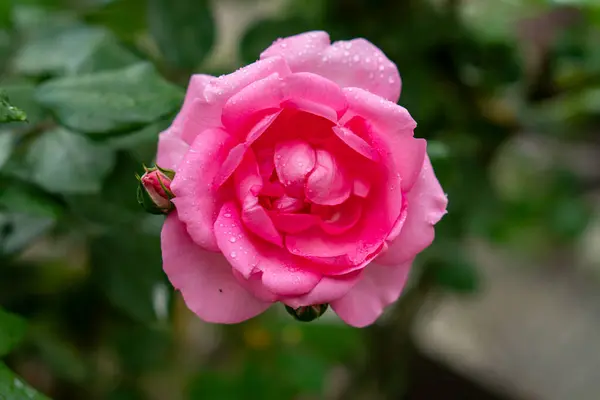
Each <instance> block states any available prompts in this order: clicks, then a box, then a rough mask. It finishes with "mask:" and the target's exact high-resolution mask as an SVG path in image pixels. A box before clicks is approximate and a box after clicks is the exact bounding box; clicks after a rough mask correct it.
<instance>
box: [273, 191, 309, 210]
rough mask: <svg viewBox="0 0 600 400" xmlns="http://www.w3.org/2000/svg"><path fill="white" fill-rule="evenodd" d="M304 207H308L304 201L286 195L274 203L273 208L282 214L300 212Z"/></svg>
mask: <svg viewBox="0 0 600 400" xmlns="http://www.w3.org/2000/svg"><path fill="white" fill-rule="evenodd" d="M304 207H306V203H305V202H304V200H302V199H297V198H295V197H289V196H286V195H283V196H281V197H280V198H279V199H277V200H275V201H274V202H273V208H274V209H275V210H277V211H279V212H281V213H293V212H298V211H300V210H302V209H303V208H304Z"/></svg>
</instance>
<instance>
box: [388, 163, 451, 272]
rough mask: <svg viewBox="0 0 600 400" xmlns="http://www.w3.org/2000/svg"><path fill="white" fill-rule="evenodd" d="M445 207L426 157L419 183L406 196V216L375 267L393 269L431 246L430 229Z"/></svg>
mask: <svg viewBox="0 0 600 400" xmlns="http://www.w3.org/2000/svg"><path fill="white" fill-rule="evenodd" d="M447 204H448V199H447V198H446V195H445V194H444V191H443V190H442V187H441V186H440V183H439V182H438V180H437V178H436V177H435V174H434V172H433V168H432V166H431V162H430V161H429V157H426V158H425V160H424V162H423V169H422V170H421V174H420V175H419V179H418V180H417V182H416V183H415V185H414V186H413V188H412V190H411V191H410V192H409V193H408V194H407V216H406V220H405V221H404V225H403V226H402V230H401V231H400V234H399V235H398V236H397V237H396V239H394V240H393V241H392V242H389V243H388V250H387V251H386V252H385V253H382V254H381V255H379V257H378V258H377V263H379V264H385V265H397V264H400V263H403V262H406V261H407V260H409V259H411V258H414V257H415V256H416V255H417V254H418V253H420V252H421V251H423V250H424V249H425V248H427V247H428V246H429V245H430V244H431V242H433V238H434V228H433V226H434V225H435V224H436V223H437V222H438V221H439V220H440V219H441V218H442V217H443V216H444V214H445V213H446V206H447Z"/></svg>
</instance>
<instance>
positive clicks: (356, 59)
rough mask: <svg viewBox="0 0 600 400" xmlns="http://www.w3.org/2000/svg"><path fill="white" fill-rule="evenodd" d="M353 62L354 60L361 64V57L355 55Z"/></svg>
mask: <svg viewBox="0 0 600 400" xmlns="http://www.w3.org/2000/svg"><path fill="white" fill-rule="evenodd" d="M352 60H354V62H359V61H360V57H359V55H358V54H355V55H354V57H352Z"/></svg>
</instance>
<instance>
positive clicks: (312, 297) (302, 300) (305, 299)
mask: <svg viewBox="0 0 600 400" xmlns="http://www.w3.org/2000/svg"><path fill="white" fill-rule="evenodd" d="M361 274H362V271H354V272H351V273H349V274H345V275H339V276H324V277H323V279H321V282H319V283H318V284H317V286H315V288H314V289H313V290H311V291H310V292H308V293H307V294H305V295H303V296H298V297H291V298H283V299H281V301H282V302H283V303H285V304H286V305H288V306H290V307H293V308H298V307H303V306H310V305H313V304H325V303H331V302H332V301H335V300H338V299H340V298H342V297H343V296H344V295H345V294H346V293H348V292H349V291H350V290H351V289H352V288H353V287H354V285H356V283H357V282H358V281H359V280H360V278H361Z"/></svg>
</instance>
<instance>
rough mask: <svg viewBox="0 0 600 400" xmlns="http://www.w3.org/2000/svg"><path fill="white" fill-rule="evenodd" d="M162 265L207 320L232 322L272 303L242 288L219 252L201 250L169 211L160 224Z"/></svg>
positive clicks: (175, 215)
mask: <svg viewBox="0 0 600 400" xmlns="http://www.w3.org/2000/svg"><path fill="white" fill-rule="evenodd" d="M161 239H162V240H161V241H162V257H163V268H164V270H165V272H166V274H167V276H168V277H169V280H170V281H171V283H172V284H173V286H174V287H175V288H176V289H178V290H180V291H181V294H182V295H183V299H184V300H185V303H186V304H187V306H188V307H189V308H190V310H192V311H193V312H194V313H196V314H197V315H198V316H199V317H200V318H202V319H203V320H204V321H207V322H213V323H225V324H233V323H238V322H242V321H244V320H246V319H249V318H252V317H254V316H256V315H258V314H260V313H262V312H263V311H265V310H266V309H267V308H269V306H270V305H271V303H269V302H265V301H261V300H259V299H257V298H256V297H254V296H253V295H252V294H251V293H249V292H248V291H247V290H246V289H244V288H243V287H242V286H241V285H240V284H239V283H238V282H237V280H236V279H235V277H234V276H233V271H232V269H231V266H230V265H229V264H228V263H227V261H226V260H225V258H224V257H223V255H222V254H219V253H211V252H207V251H205V250H202V249H201V248H200V247H198V246H197V245H196V244H195V243H194V242H193V241H192V239H191V238H190V236H189V235H188V233H187V232H186V229H185V225H184V224H183V223H182V222H181V221H179V219H178V218H177V212H173V213H171V214H170V215H169V216H168V217H167V219H166V221H165V224H164V226H163V229H162V235H161Z"/></svg>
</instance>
